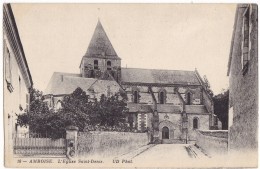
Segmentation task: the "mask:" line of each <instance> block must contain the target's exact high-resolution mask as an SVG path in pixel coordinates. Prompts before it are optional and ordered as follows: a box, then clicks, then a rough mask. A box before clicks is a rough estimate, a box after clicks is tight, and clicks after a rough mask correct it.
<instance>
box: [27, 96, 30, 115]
mask: <svg viewBox="0 0 260 169" xmlns="http://www.w3.org/2000/svg"><path fill="white" fill-rule="evenodd" d="M29 105H30V95H29V94H26V110H27V112H29V109H30V106H29Z"/></svg>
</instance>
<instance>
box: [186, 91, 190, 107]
mask: <svg viewBox="0 0 260 169" xmlns="http://www.w3.org/2000/svg"><path fill="white" fill-rule="evenodd" d="M190 104H191V93H190V92H188V93H187V105H190Z"/></svg>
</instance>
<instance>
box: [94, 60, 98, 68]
mask: <svg viewBox="0 0 260 169" xmlns="http://www.w3.org/2000/svg"><path fill="white" fill-rule="evenodd" d="M94 69H98V60H94Z"/></svg>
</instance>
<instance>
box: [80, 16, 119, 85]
mask: <svg viewBox="0 0 260 169" xmlns="http://www.w3.org/2000/svg"><path fill="white" fill-rule="evenodd" d="M80 73H81V75H82V77H86V78H97V79H107V80H108V79H110V80H111V79H114V80H116V81H117V82H120V80H121V58H120V57H118V56H117V53H116V51H115V50H114V48H113V46H112V44H111V42H110V40H109V39H108V36H107V34H106V32H105V30H104V28H103V26H102V24H101V22H100V21H99V20H98V23H97V26H96V28H95V31H94V34H93V36H92V38H91V41H90V43H89V46H88V49H87V52H86V54H85V55H84V56H83V58H82V60H81V64H80Z"/></svg>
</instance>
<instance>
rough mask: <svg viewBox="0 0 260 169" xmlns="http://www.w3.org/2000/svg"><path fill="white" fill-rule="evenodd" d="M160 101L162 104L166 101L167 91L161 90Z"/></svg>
mask: <svg viewBox="0 0 260 169" xmlns="http://www.w3.org/2000/svg"><path fill="white" fill-rule="evenodd" d="M159 103H160V104H164V103H165V92H164V91H161V92H159Z"/></svg>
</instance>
